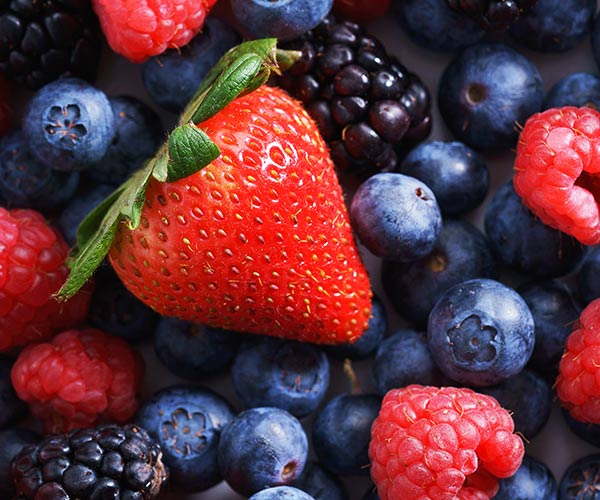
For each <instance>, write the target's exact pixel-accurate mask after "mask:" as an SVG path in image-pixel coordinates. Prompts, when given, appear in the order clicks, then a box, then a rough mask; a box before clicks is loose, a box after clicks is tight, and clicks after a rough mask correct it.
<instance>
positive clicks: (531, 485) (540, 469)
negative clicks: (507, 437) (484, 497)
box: [494, 455, 558, 500]
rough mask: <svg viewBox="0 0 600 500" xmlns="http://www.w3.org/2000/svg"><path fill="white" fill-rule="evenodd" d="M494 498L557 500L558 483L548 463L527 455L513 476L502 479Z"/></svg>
mask: <svg viewBox="0 0 600 500" xmlns="http://www.w3.org/2000/svg"><path fill="white" fill-rule="evenodd" d="M498 483H499V487H500V488H499V489H498V493H496V496H494V500H556V496H557V494H558V485H557V484H556V479H555V478H554V475H553V474H552V471H550V469H549V468H548V466H547V465H546V464H544V463H543V462H540V461H539V460H536V459H535V458H532V457H530V456H529V455H525V456H524V457H523V462H522V463H521V466H520V467H519V468H518V469H517V472H515V474H514V475H513V476H511V477H508V478H506V479H500V481H499V482H498Z"/></svg>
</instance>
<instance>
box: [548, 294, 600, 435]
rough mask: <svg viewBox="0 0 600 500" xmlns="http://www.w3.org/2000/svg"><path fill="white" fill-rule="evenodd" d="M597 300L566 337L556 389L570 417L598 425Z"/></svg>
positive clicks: (599, 345) (599, 351)
mask: <svg viewBox="0 0 600 500" xmlns="http://www.w3.org/2000/svg"><path fill="white" fill-rule="evenodd" d="M599 328H600V299H596V300H594V301H592V302H590V303H589V304H588V306H587V307H586V308H585V309H584V310H583V311H582V313H581V316H579V321H578V322H577V324H576V325H575V327H574V329H573V332H571V334H570V335H569V337H568V338H567V342H566V345H565V351H564V353H563V356H562V358H561V360H560V365H559V373H558V377H557V379H556V392H557V395H558V398H559V400H560V402H561V404H562V405H563V406H564V407H565V408H566V409H568V410H569V412H570V413H571V416H572V417H573V418H575V419H577V420H580V421H582V422H588V423H592V424H600V330H599Z"/></svg>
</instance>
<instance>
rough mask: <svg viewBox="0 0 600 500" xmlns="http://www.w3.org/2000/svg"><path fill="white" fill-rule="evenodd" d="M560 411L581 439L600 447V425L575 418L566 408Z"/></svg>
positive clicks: (573, 431) (572, 430)
mask: <svg viewBox="0 0 600 500" xmlns="http://www.w3.org/2000/svg"><path fill="white" fill-rule="evenodd" d="M560 412H561V414H562V416H563V418H564V420H565V422H566V424H567V427H568V428H569V429H570V430H571V432H572V433H573V434H575V435H576V436H577V437H578V438H579V439H582V440H583V441H585V442H586V443H588V444H591V445H592V446H595V447H596V448H600V425H598V424H589V423H587V422H581V421H579V420H576V419H574V418H573V417H572V416H571V414H570V413H569V411H568V410H567V409H566V408H563V407H561V409H560Z"/></svg>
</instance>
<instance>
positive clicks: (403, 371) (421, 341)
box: [373, 329, 444, 396]
mask: <svg viewBox="0 0 600 500" xmlns="http://www.w3.org/2000/svg"><path fill="white" fill-rule="evenodd" d="M373 377H374V379H375V386H376V387H377V392H378V393H379V394H381V395H382V396H384V395H385V394H386V393H387V392H388V391H389V390H390V389H394V388H397V387H404V386H407V385H410V384H421V385H441V383H442V381H443V378H444V377H443V375H442V372H440V370H439V368H438V367H437V365H436V364H435V361H434V360H433V357H432V356H431V352H430V351H429V346H428V345H427V336H426V335H425V333H424V332H417V331H416V330H410V329H404V330H400V331H398V332H396V333H394V334H393V335H391V336H390V337H388V338H387V339H385V340H384V341H383V342H382V343H381V345H380V346H379V348H378V349H377V354H376V355H375V361H374V362H373Z"/></svg>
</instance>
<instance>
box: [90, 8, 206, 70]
mask: <svg viewBox="0 0 600 500" xmlns="http://www.w3.org/2000/svg"><path fill="white" fill-rule="evenodd" d="M216 1H217V0H92V5H93V6H94V10H95V11H96V14H97V15H98V17H99V18H100V25H101V26H102V31H104V35H105V36H106V39H107V40H108V43H109V45H110V46H111V48H112V49H113V50H114V51H115V52H116V53H117V54H121V55H122V56H124V57H126V58H127V59H129V60H130V61H132V62H136V63H139V62H142V61H144V60H146V59H147V58H149V57H151V56H156V55H158V54H161V53H162V52H164V51H165V50H166V49H169V48H177V47H183V46H184V45H185V44H187V43H188V42H189V41H190V40H191V39H192V38H193V37H194V36H195V35H196V34H197V33H199V32H200V30H201V29H202V26H203V25H204V19H205V18H206V16H207V15H208V12H209V10H210V9H211V7H212V6H213V5H214V4H215V3H216Z"/></svg>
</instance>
